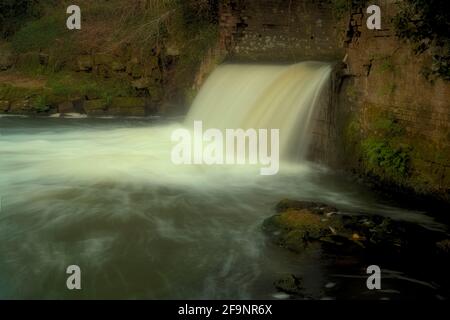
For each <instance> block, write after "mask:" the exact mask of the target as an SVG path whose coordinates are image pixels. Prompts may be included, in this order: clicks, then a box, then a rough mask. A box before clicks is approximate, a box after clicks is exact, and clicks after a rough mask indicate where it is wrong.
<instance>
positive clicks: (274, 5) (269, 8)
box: [219, 0, 345, 162]
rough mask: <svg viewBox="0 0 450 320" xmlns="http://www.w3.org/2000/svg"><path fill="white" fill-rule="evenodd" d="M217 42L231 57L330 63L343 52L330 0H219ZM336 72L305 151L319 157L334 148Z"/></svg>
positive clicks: (323, 157) (340, 27)
mask: <svg viewBox="0 0 450 320" xmlns="http://www.w3.org/2000/svg"><path fill="white" fill-rule="evenodd" d="M219 22H220V39H221V47H222V48H223V49H225V50H226V51H227V57H228V60H229V61H232V62H242V63H295V62H300V61H306V60H316V61H328V62H333V63H336V62H337V61H342V59H343V58H344V56H345V47H344V41H342V39H343V34H344V33H343V30H345V26H344V25H343V22H342V19H337V18H336V16H335V14H334V11H333V7H332V5H331V2H330V1H311V0H290V1H286V0H263V1H257V0H225V1H223V2H222V4H221V6H220V14H219ZM336 79H337V77H336V75H335V74H333V76H332V79H331V80H330V84H329V86H328V87H329V88H328V92H329V93H330V94H331V95H330V98H329V99H325V100H326V101H325V100H324V101H322V102H321V103H320V105H321V106H322V107H321V108H320V110H317V112H316V114H315V119H314V123H313V124H312V126H313V129H312V130H313V141H314V143H313V144H312V146H311V150H310V157H311V158H313V159H314V160H315V161H319V162H325V161H327V160H329V159H330V158H331V157H330V154H332V153H334V150H333V149H334V146H335V145H336V143H335V140H336V133H335V128H336V125H335V123H334V122H335V118H336V117H335V111H334V110H335V109H336V105H335V103H334V102H335V101H336V99H335V97H334V96H333V95H332V93H333V92H334V91H335V90H334V88H335V84H334V82H335V80H336Z"/></svg>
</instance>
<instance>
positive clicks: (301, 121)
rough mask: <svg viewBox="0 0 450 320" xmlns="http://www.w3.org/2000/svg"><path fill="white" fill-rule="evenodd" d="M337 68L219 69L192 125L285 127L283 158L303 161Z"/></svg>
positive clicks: (201, 98)
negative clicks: (197, 123)
mask: <svg viewBox="0 0 450 320" xmlns="http://www.w3.org/2000/svg"><path fill="white" fill-rule="evenodd" d="M331 70H332V68H331V65H330V64H327V63H320V62H302V63H298V64H295V65H290V66H289V65H287V66H284V65H248V64H226V65H222V66H219V67H218V68H217V69H216V70H215V71H214V72H213V73H212V74H211V76H210V77H209V78H208V80H207V81H206V83H205V84H204V86H203V87H202V89H201V90H200V92H199V94H198V96H197V97H196V99H195V101H194V103H193V105H192V107H191V110H190V112H189V114H188V115H187V118H186V125H188V126H192V123H193V122H194V121H196V120H201V121H203V124H204V126H205V127H209V128H219V129H234V128H241V129H250V128H254V129H280V154H281V156H282V158H285V159H286V158H291V157H292V156H295V158H296V159H302V158H304V157H305V156H306V152H307V150H308V146H309V144H310V142H311V132H312V122H313V121H312V120H313V118H314V113H315V111H317V110H318V109H319V105H320V103H321V101H323V100H325V99H322V98H324V97H325V98H327V97H326V96H327V93H326V90H325V89H326V88H327V84H329V80H330V75H331ZM326 101H328V99H326Z"/></svg>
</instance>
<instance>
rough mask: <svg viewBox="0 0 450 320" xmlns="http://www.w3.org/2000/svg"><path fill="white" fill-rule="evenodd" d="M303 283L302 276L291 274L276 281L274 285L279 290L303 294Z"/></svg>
mask: <svg viewBox="0 0 450 320" xmlns="http://www.w3.org/2000/svg"><path fill="white" fill-rule="evenodd" d="M302 283H303V281H302V279H301V278H299V277H296V276H294V275H291V274H289V275H285V276H283V277H281V278H280V279H278V280H277V281H275V282H274V284H273V285H274V286H275V288H276V289H277V290H278V291H281V292H284V293H287V294H292V295H301V294H302V292H303V284H302Z"/></svg>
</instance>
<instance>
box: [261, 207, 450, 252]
mask: <svg viewBox="0 0 450 320" xmlns="http://www.w3.org/2000/svg"><path fill="white" fill-rule="evenodd" d="M276 210H277V211H278V214H276V215H274V216H272V217H270V218H268V219H266V220H265V221H264V224H263V229H264V231H265V232H266V233H267V234H268V235H269V236H270V237H271V239H272V240H273V242H275V243H276V244H277V245H279V246H281V247H285V248H287V249H289V250H292V251H294V252H302V251H303V250H305V249H307V248H308V247H309V246H310V244H312V243H317V244H319V245H321V246H322V248H323V249H325V250H326V251H327V252H330V253H333V254H344V255H346V254H350V255H360V254H364V253H369V254H381V255H386V256H387V255H399V254H401V255H403V256H408V257H413V256H416V255H417V254H418V252H420V253H421V254H424V255H429V254H430V252H435V251H436V247H437V248H444V249H443V250H440V251H441V252H443V251H445V250H447V249H445V248H447V246H448V242H445V241H444V242H440V243H439V244H437V243H438V241H439V240H442V238H443V237H444V235H443V234H442V233H440V232H436V231H432V230H429V229H427V228H425V227H423V226H420V225H417V224H414V223H411V222H406V221H395V220H393V219H390V218H389V217H383V216H380V215H370V214H358V215H349V214H342V213H340V212H338V210H337V209H336V208H333V207H330V206H327V205H325V204H320V203H315V202H306V201H293V200H283V201H281V202H280V203H278V204H277V206H276ZM431 254H432V253H431Z"/></svg>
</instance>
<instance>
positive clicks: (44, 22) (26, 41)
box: [12, 14, 71, 53]
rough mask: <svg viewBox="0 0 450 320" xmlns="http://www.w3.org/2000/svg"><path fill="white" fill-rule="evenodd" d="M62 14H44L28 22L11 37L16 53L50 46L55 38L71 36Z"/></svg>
mask: <svg viewBox="0 0 450 320" xmlns="http://www.w3.org/2000/svg"><path fill="white" fill-rule="evenodd" d="M64 19H65V16H64V15H63V14H60V15H57V16H44V17H42V18H41V19H39V20H34V21H30V22H28V23H27V24H26V25H25V26H24V27H22V28H21V29H20V30H19V31H18V32H17V33H16V34H15V35H14V36H13V38H12V46H13V48H14V49H15V50H16V51H17V52H18V53H24V52H29V51H39V50H40V49H47V48H51V47H52V45H54V44H55V42H56V41H57V40H60V41H64V39H66V40H67V38H70V37H71V34H70V33H69V32H68V30H67V28H66V24H65V20H64Z"/></svg>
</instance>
